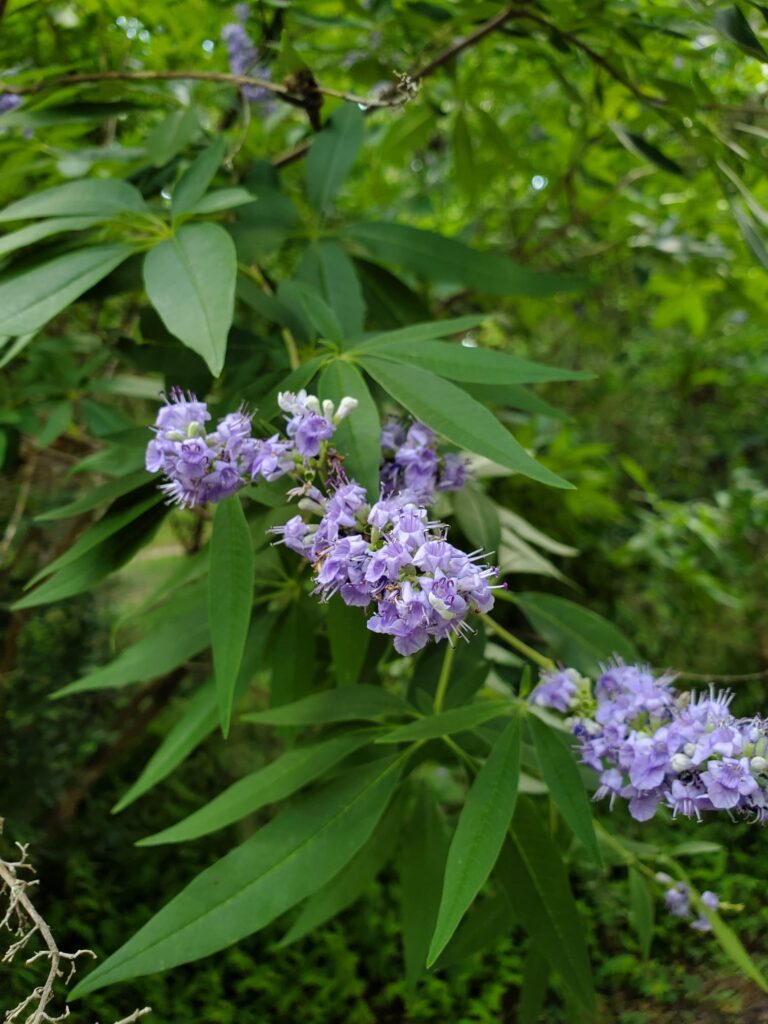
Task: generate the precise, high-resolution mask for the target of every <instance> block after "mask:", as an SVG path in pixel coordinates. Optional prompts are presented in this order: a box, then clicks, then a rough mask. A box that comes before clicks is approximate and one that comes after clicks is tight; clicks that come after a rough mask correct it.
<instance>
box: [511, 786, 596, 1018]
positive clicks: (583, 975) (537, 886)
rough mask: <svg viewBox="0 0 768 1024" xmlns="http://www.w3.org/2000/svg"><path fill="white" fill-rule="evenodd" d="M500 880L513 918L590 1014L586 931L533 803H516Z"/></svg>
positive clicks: (592, 999)
mask: <svg viewBox="0 0 768 1024" xmlns="http://www.w3.org/2000/svg"><path fill="white" fill-rule="evenodd" d="M499 870H500V876H501V879H502V881H503V883H504V887H505V889H506V891H507V895H508V897H509V899H510V901H511V903H512V907H513V909H514V913H515V916H516V917H517V918H518V919H519V920H520V923H521V924H522V925H523V927H524V928H525V930H526V931H527V932H528V934H529V935H530V936H531V938H532V939H533V941H534V942H535V943H536V946H537V948H538V949H539V950H540V952H541V953H542V954H543V955H544V956H545V957H546V958H547V961H548V962H549V965H550V967H551V968H552V970H553V971H554V972H555V973H557V974H559V975H560V977H561V978H562V979H563V981H564V982H565V983H566V985H567V986H568V987H569V988H570V989H571V990H572V992H573V993H574V995H575V996H576V997H577V998H578V1000H579V1002H580V1004H581V1005H582V1006H583V1007H584V1009H586V1010H588V1011H590V1012H593V1011H594V1002H595V994H594V989H593V986H592V971H591V969H590V963H589V954H588V952H587V945H586V929H585V927H584V924H583V923H582V921H581V920H580V918H579V913H578V911H577V909H576V904H575V903H574V900H573V895H572V893H571V888H570V885H569V884H568V875H567V873H566V871H565V867H564V865H563V862H562V859H561V857H560V854H559V853H558V851H557V849H556V847H555V846H554V844H553V842H552V839H551V838H550V836H549V833H548V832H547V830H546V828H545V827H544V824H543V823H542V821H541V818H540V817H539V815H538V813H537V811H536V809H535V807H534V805H533V803H532V802H531V801H530V800H529V799H528V798H527V797H524V796H521V797H520V798H519V799H518V802H517V810H516V812H515V817H514V819H513V822H512V829H511V832H510V839H509V841H508V842H507V843H506V844H505V846H504V849H503V851H502V854H501V857H500V858H499Z"/></svg>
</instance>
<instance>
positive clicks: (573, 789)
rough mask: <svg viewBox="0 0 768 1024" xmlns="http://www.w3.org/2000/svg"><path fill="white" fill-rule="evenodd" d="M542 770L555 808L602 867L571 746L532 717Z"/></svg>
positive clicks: (533, 737)
mask: <svg viewBox="0 0 768 1024" xmlns="http://www.w3.org/2000/svg"><path fill="white" fill-rule="evenodd" d="M528 727H529V729H530V731H531V737H532V739H533V745H534V748H535V750H536V756H537V758H538V761H539V768H540V770H541V774H542V776H543V778H544V781H545V782H546V784H547V788H548V789H549V792H550V794H551V796H552V799H553V800H554V802H555V806H556V807H557V809H558V810H559V811H560V814H561V815H562V816H563V820H564V821H565V823H566V824H567V825H568V827H569V828H570V829H571V831H572V832H573V834H574V835H575V836H576V838H577V839H578V840H579V842H580V843H582V845H583V846H584V847H585V849H586V850H587V852H588V853H589V855H590V857H591V858H592V860H593V861H594V862H595V864H597V865H598V866H600V867H602V863H603V859H602V857H601V855H600V847H599V845H598V842H597V837H596V836H595V829H594V825H593V824H592V810H591V807H590V803H589V798H588V797H587V792H586V790H585V789H584V783H583V782H582V780H581V775H580V774H579V769H578V767H577V766H576V761H575V760H574V757H573V752H572V750H571V746H570V743H569V742H568V740H567V739H566V738H565V737H564V736H563V735H561V733H559V732H558V731H557V730H556V729H552V728H551V727H550V726H549V725H546V724H545V723H544V722H543V721H542V720H541V719H540V718H538V716H537V715H535V714H532V715H529V716H528Z"/></svg>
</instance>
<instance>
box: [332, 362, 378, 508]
mask: <svg viewBox="0 0 768 1024" xmlns="http://www.w3.org/2000/svg"><path fill="white" fill-rule="evenodd" d="M319 387H320V395H321V397H322V398H330V399H331V401H332V402H333V403H334V404H335V405H337V406H338V403H339V402H340V401H341V399H342V398H344V397H345V396H349V397H350V398H356V399H357V403H358V405H357V408H356V409H355V410H354V411H353V412H351V413H350V414H349V416H347V418H346V419H344V420H342V421H341V423H340V424H339V426H338V427H337V428H336V433H335V435H334V445H335V446H336V447H337V448H338V449H339V451H341V452H344V468H345V470H346V472H347V474H348V476H349V477H350V478H351V479H353V480H356V481H357V482H358V483H359V484H361V485H362V486H363V487H364V488H365V489H366V491H367V492H368V498H369V499H370V500H371V501H376V500H377V498H378V496H379V490H380V487H379V463H380V461H381V420H380V418H379V410H378V407H377V406H376V403H375V402H374V400H373V398H372V397H371V392H370V391H369V389H368V385H367V384H366V383H365V380H364V379H363V377H362V375H361V374H360V371H359V370H358V369H356V368H355V367H354V366H352V364H351V363H348V362H346V360H343V359H336V360H334V361H333V362H332V363H329V365H328V366H326V368H325V369H324V370H323V372H322V374H321V376H320V384H319Z"/></svg>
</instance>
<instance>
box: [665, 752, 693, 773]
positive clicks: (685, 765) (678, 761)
mask: <svg viewBox="0 0 768 1024" xmlns="http://www.w3.org/2000/svg"><path fill="white" fill-rule="evenodd" d="M669 764H670V766H671V768H672V771H673V772H687V771H688V769H689V768H692V767H693V761H692V760H691V759H690V757H688V755H687V754H673V755H672V757H670V759H669Z"/></svg>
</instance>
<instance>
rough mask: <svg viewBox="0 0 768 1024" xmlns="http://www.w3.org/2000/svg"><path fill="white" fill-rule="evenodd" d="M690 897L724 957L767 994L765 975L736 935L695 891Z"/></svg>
mask: <svg viewBox="0 0 768 1024" xmlns="http://www.w3.org/2000/svg"><path fill="white" fill-rule="evenodd" d="M692 895H693V901H694V905H695V907H696V909H697V911H698V912H699V913H700V914H703V916H704V917H706V919H707V920H708V921H709V923H710V925H711V926H712V934H713V935H714V936H715V938H716V939H717V941H718V943H719V945H720V948H721V949H722V951H723V952H724V953H725V955H726V956H727V957H728V958H729V960H731V961H732V962H733V963H734V964H736V966H737V967H738V968H739V970H741V971H743V972H744V974H745V975H746V976H747V977H748V978H751V979H752V981H754V983H755V984H756V985H758V986H759V987H760V988H761V989H762V990H763V992H768V981H766V978H765V975H764V974H763V972H762V971H761V970H760V968H759V967H758V966H757V964H756V963H755V961H754V960H753V959H752V957H751V956H750V955H749V953H748V952H747V951H746V949H745V948H744V946H743V945H742V943H741V940H740V939H739V937H738V935H737V934H736V933H735V932H734V930H733V929H732V928H731V927H730V925H727V924H726V923H725V921H724V920H723V919H722V917H720V915H719V914H717V913H715V912H714V911H712V910H710V909H709V907H708V906H706V904H704V903H702V901H701V898H700V897H699V895H698V893H697V892H696V891H695V890H692Z"/></svg>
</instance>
